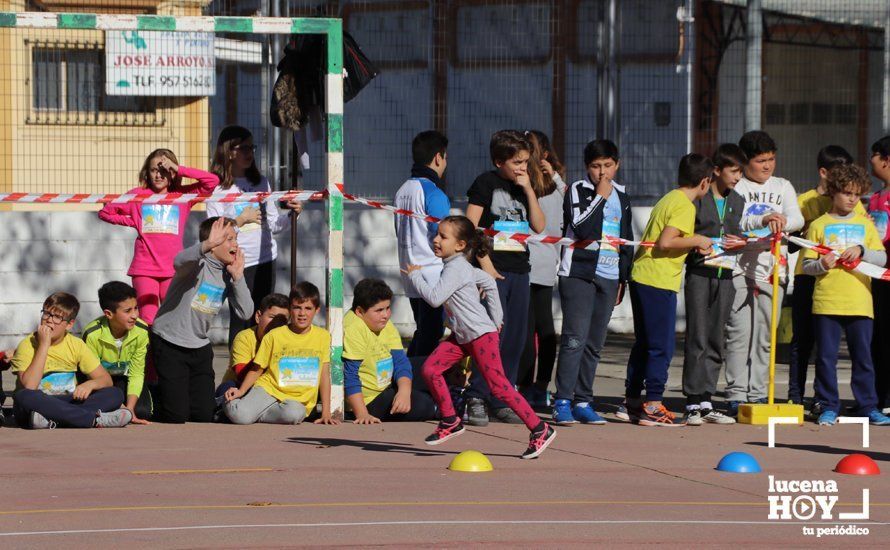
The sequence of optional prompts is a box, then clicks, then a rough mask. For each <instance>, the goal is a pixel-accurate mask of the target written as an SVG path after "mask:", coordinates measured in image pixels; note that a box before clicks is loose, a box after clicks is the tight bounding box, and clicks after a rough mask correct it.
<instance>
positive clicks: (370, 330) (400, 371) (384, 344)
mask: <svg viewBox="0 0 890 550" xmlns="http://www.w3.org/2000/svg"><path fill="white" fill-rule="evenodd" d="M391 303H392V290H391V289H390V288H389V287H388V286H387V285H386V283H384V282H383V281H381V280H380V279H363V280H361V281H359V282H358V284H357V285H355V289H354V290H353V298H352V309H351V310H350V311H349V312H348V313H347V314H346V316H345V317H344V318H343V374H344V386H345V388H344V390H345V393H346V401H347V403H348V404H349V407H350V408H351V409H352V412H353V414H355V423H356V424H378V423H380V421H381V420H386V421H389V420H406V421H424V420H432V419H434V418H435V417H436V405H435V403H433V399H432V398H431V397H430V395H429V394H428V393H425V392H422V391H419V390H417V389H415V388H413V386H412V381H413V378H414V373H413V372H412V369H411V362H410V361H409V360H408V356H407V355H406V354H405V350H404V348H403V347H402V338H401V336H399V331H398V330H396V327H395V325H393V324H392V321H390V317H392V309H391V308H390V304H391Z"/></svg>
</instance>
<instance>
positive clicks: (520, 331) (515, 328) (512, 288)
mask: <svg viewBox="0 0 890 550" xmlns="http://www.w3.org/2000/svg"><path fill="white" fill-rule="evenodd" d="M501 275H503V276H504V278H503V279H499V280H498V281H497V285H498V296H499V297H500V299H501V308H502V309H503V310H504V328H503V329H502V330H501V335H500V337H501V342H500V350H501V362H502V363H503V364H504V374H505V375H506V376H507V380H508V381H509V382H510V384H512V385H513V386H515V385H516V378H517V376H518V375H519V360H520V359H521V358H522V352H523V350H524V349H525V338H526V334H527V332H528V302H529V299H530V296H531V288H530V287H529V278H528V273H509V272H502V273H501ZM480 370H481V369H474V370H473V374H472V375H470V385H469V387H468V388H467V390H466V392H464V395H465V396H466V397H467V398H472V397H475V398H480V399H485V400H487V401H488V403H489V406H490V407H491V408H492V409H502V408H504V407H506V406H507V405H506V404H505V403H503V402H501V401H500V400H499V399H496V398H494V397H492V395H491V390H490V389H489V388H488V384H487V383H486V382H485V378H483V377H482V373H481V372H479V371H480Z"/></svg>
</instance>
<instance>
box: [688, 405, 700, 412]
mask: <svg viewBox="0 0 890 550" xmlns="http://www.w3.org/2000/svg"><path fill="white" fill-rule="evenodd" d="M701 408H702V407H701V405H686V410H687V411H698V410H701Z"/></svg>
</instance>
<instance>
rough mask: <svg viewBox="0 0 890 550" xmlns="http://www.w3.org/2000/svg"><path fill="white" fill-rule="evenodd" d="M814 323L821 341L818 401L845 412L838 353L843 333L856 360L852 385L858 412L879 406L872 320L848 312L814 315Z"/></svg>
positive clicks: (818, 368) (817, 381)
mask: <svg viewBox="0 0 890 550" xmlns="http://www.w3.org/2000/svg"><path fill="white" fill-rule="evenodd" d="M813 325H814V327H815V329H816V330H815V334H816V341H817V342H818V343H819V344H818V351H817V354H816V382H815V384H814V386H815V389H816V401H817V402H819V403H821V404H822V407H823V409H825V410H832V411H834V412H836V413H840V411H841V400H840V397H839V396H838V389H837V353H838V348H839V347H840V344H841V332H843V333H844V334H845V336H846V337H847V349H849V350H850V358H851V359H852V360H853V373H852V377H851V380H850V386H851V387H852V389H853V398H854V399H856V406H857V409H858V411H857V413H858V414H862V415H864V414H867V413H868V412H870V411H871V410H873V409H875V408H876V407H877V405H878V396H877V393H876V392H875V368H874V364H873V363H872V360H871V337H872V329H873V326H872V320H871V319H870V318H868V317H854V316H847V315H813ZM884 337H886V335H884Z"/></svg>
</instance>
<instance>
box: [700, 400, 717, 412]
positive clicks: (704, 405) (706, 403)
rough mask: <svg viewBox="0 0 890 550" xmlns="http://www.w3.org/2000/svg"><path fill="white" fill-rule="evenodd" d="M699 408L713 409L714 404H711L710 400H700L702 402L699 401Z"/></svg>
mask: <svg viewBox="0 0 890 550" xmlns="http://www.w3.org/2000/svg"><path fill="white" fill-rule="evenodd" d="M701 408H702V409H710V410H712V411H713V410H714V405H711V402H710V401H702V402H701Z"/></svg>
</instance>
